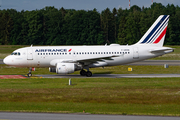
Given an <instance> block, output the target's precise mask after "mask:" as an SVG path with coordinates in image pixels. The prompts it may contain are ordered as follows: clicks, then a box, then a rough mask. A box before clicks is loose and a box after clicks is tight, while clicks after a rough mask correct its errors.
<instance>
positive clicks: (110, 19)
mask: <svg viewBox="0 0 180 120" xmlns="http://www.w3.org/2000/svg"><path fill="white" fill-rule="evenodd" d="M161 14H167V15H170V21H169V25H168V29H167V35H166V41H165V44H166V45H180V29H179V28H180V7H179V6H174V5H167V6H163V5H162V4H161V3H154V4H153V5H151V7H150V8H144V7H143V8H140V7H138V6H136V5H134V6H132V7H131V8H130V9H129V10H127V9H125V10H123V9H121V8H119V9H116V8H114V9H113V10H112V11H111V10H110V9H109V8H106V9H105V10H103V11H102V12H101V13H99V12H97V10H96V9H93V10H89V11H85V10H73V9H64V8H60V9H57V8H54V7H45V8H43V9H40V10H33V11H23V10H22V11H21V12H19V11H16V10H14V9H8V10H0V44H1V45H8V44H9V45H31V44H33V45H101V44H106V43H108V44H111V43H119V44H134V43H136V42H137V41H138V40H139V39H140V38H141V37H142V35H143V34H144V33H145V32H146V31H147V29H148V28H149V27H150V26H151V25H152V23H153V22H154V21H155V20H156V19H157V17H158V16H159V15H161Z"/></svg>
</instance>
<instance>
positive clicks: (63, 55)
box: [4, 44, 165, 67]
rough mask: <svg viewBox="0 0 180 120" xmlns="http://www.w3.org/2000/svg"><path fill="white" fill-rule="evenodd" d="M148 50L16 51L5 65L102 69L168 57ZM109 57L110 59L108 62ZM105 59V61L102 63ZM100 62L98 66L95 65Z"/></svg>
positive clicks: (79, 48) (49, 48)
mask: <svg viewBox="0 0 180 120" xmlns="http://www.w3.org/2000/svg"><path fill="white" fill-rule="evenodd" d="M150 49H156V47H153V48H150V47H146V46H134V45H132V46H128V45H127V46H124V45H122V46H120V45H117V44H112V45H110V46H43V47H42V46H36V47H25V48H20V49H17V50H15V51H14V52H13V53H19V55H18V54H16V55H9V56H7V57H6V58H5V59H4V62H5V63H6V64H8V65H11V66H17V67H52V66H53V65H52V64H50V63H51V61H52V60H55V59H58V60H60V61H72V62H73V61H80V62H84V65H85V66H89V67H101V66H114V65H122V64H128V63H132V62H136V61H141V60H145V59H149V58H153V57H156V56H160V55H163V54H165V52H164V51H163V52H159V53H156V54H154V53H151V52H150ZM108 57H109V58H108ZM101 58H102V59H101ZM94 61H96V62H94Z"/></svg>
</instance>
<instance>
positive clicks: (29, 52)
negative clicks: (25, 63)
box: [27, 49, 33, 60]
mask: <svg viewBox="0 0 180 120" xmlns="http://www.w3.org/2000/svg"><path fill="white" fill-rule="evenodd" d="M27 60H33V49H27Z"/></svg>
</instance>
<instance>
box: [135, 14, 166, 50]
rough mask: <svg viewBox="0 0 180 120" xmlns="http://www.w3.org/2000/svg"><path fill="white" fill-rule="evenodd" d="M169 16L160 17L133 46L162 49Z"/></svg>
mask: <svg viewBox="0 0 180 120" xmlns="http://www.w3.org/2000/svg"><path fill="white" fill-rule="evenodd" d="M168 21H169V15H160V16H159V17H158V19H157V20H156V21H155V22H154V23H153V25H152V26H151V27H150V28H149V30H148V31H147V32H146V33H145V34H144V36H143V37H142V38H141V39H140V40H139V42H137V43H136V44H135V45H156V46H158V47H162V46H163V44H164V39H165V35H166V30H167V26H168Z"/></svg>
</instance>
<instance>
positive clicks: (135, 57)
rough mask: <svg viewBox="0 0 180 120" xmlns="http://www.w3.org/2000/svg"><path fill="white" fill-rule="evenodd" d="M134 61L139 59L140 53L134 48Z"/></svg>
mask: <svg viewBox="0 0 180 120" xmlns="http://www.w3.org/2000/svg"><path fill="white" fill-rule="evenodd" d="M133 59H139V51H138V48H137V47H135V48H133Z"/></svg>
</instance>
